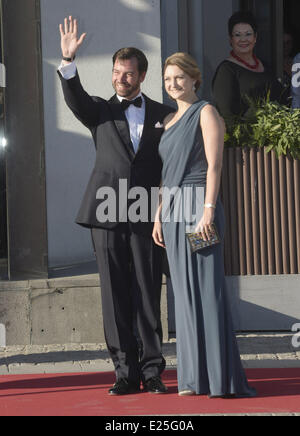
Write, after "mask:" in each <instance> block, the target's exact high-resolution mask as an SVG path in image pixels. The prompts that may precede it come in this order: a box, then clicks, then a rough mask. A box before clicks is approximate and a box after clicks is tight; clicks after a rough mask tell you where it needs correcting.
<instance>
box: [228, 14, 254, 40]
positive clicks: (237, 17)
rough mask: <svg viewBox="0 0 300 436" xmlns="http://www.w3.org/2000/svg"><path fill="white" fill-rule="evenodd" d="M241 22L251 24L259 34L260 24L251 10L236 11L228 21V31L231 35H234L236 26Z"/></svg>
mask: <svg viewBox="0 0 300 436" xmlns="http://www.w3.org/2000/svg"><path fill="white" fill-rule="evenodd" d="M241 23H244V24H249V25H250V26H251V27H252V29H253V31H254V33H255V34H257V30H258V26H257V23H256V20H255V18H254V16H253V14H252V13H251V12H236V13H235V14H233V15H232V16H231V17H230V18H229V21H228V33H229V36H230V37H231V36H232V33H233V29H234V26H236V25H237V24H241Z"/></svg>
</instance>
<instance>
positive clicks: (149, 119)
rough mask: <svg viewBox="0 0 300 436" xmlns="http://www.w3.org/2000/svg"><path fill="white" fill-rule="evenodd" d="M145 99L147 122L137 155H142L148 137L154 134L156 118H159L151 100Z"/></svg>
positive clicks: (145, 97)
mask: <svg viewBox="0 0 300 436" xmlns="http://www.w3.org/2000/svg"><path fill="white" fill-rule="evenodd" d="M143 96H144V99H145V105H146V110H145V122H144V128H143V134H142V137H141V140H140V144H139V148H138V151H137V154H138V153H140V152H141V151H142V149H143V146H144V145H145V142H146V141H145V139H146V138H147V136H148V135H150V137H151V134H152V133H153V132H152V130H151V129H152V127H154V123H155V120H154V117H155V116H157V114H155V111H154V110H153V108H152V103H151V100H150V99H149V98H148V97H147V96H146V95H144V94H143Z"/></svg>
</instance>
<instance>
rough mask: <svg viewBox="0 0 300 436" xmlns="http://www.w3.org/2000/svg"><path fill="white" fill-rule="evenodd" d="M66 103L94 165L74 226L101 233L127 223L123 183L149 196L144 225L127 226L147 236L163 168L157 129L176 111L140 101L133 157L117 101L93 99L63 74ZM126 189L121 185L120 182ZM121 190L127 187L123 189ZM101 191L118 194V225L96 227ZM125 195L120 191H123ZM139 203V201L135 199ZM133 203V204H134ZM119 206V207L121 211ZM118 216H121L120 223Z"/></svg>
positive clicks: (76, 78)
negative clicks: (91, 149)
mask: <svg viewBox="0 0 300 436" xmlns="http://www.w3.org/2000/svg"><path fill="white" fill-rule="evenodd" d="M59 76H60V78H61V81H62V88H63V93H64V97H65V101H66V103H67V105H68V106H69V108H70V109H71V110H72V112H73V113H74V115H75V116H76V117H77V118H78V119H79V120H80V121H81V122H82V123H83V124H84V125H85V126H86V127H87V128H89V129H90V131H91V133H92V136H93V139H94V143H95V147H96V161H95V166H94V169H93V171H92V174H91V176H90V180H89V182H88V185H87V188H86V191H85V194H84V197H83V200H82V203H81V207H80V209H79V212H78V215H77V218H76V222H77V223H78V224H80V225H82V226H85V227H90V228H92V227H100V228H106V229H113V228H114V227H116V226H117V225H118V223H119V222H120V221H121V222H122V221H123V220H124V219H126V217H125V215H126V212H127V210H128V207H127V210H125V215H124V209H123V207H124V204H126V203H127V204H128V206H130V204H131V203H130V201H128V202H127V201H126V202H125V203H124V201H125V200H126V199H125V198H124V195H123V194H122V195H121V196H120V197H122V198H119V194H120V193H119V180H120V179H123V180H126V183H127V187H128V190H129V189H130V188H133V187H137V186H140V187H143V188H145V190H146V191H147V194H148V200H149V201H148V217H147V222H141V221H139V222H137V223H131V224H130V225H131V226H132V230H133V231H134V232H135V233H141V234H144V235H151V233H152V230H153V223H152V222H151V187H158V186H159V185H160V180H161V169H162V162H161V159H160V157H159V154H158V145H159V142H160V138H161V135H162V133H163V128H158V127H155V126H157V123H160V124H162V123H163V120H164V118H165V117H166V116H167V115H168V114H169V113H170V112H172V111H174V109H172V108H171V107H168V106H165V105H163V104H160V103H158V102H155V101H153V100H151V99H150V98H148V97H147V96H145V95H144V98H145V102H146V113H145V123H144V130H143V135H142V138H141V141H140V145H139V149H138V151H137V153H136V154H135V153H134V151H133V148H132V143H131V140H130V133H129V127H128V123H127V120H126V116H125V113H124V111H123V110H122V108H121V105H120V102H119V100H118V98H117V96H116V95H114V96H113V97H112V98H111V99H110V100H109V101H107V100H104V99H102V98H100V97H91V96H89V95H88V94H87V93H86V92H85V90H84V89H83V87H82V85H81V82H80V79H79V75H78V73H77V75H76V77H74V78H73V79H70V80H65V79H64V78H63V77H62V76H61V74H60V73H59ZM123 183H124V182H123ZM123 186H125V185H123ZM101 187H109V188H113V190H114V192H115V193H116V220H115V221H113V222H111V221H106V222H99V221H98V219H97V215H96V211H97V208H98V206H99V204H100V203H101V201H105V200H106V198H107V197H106V198H104V199H102V200H100V199H97V191H98V190H99V188H101ZM122 192H123V191H122ZM137 199H139V197H137ZM134 201H135V200H134ZM119 204H122V206H121V209H122V210H119ZM120 216H122V218H121V220H120Z"/></svg>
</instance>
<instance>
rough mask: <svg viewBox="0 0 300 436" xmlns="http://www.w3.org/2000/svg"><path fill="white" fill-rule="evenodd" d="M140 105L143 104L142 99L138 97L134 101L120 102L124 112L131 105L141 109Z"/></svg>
mask: <svg viewBox="0 0 300 436" xmlns="http://www.w3.org/2000/svg"><path fill="white" fill-rule="evenodd" d="M142 103H143V100H142V97H138V98H136V99H135V100H125V99H124V100H122V101H121V106H122V109H123V110H124V111H126V109H128V108H129V106H130V105H131V104H133V105H134V106H136V107H142Z"/></svg>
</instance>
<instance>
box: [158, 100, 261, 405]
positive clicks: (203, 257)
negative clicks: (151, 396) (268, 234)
mask: <svg viewBox="0 0 300 436" xmlns="http://www.w3.org/2000/svg"><path fill="white" fill-rule="evenodd" d="M207 104H209V103H208V102H205V101H200V102H196V103H194V104H193V105H192V106H191V107H189V109H188V110H187V111H186V112H185V113H184V115H183V116H182V117H181V118H180V119H179V120H178V121H177V122H176V123H175V124H174V125H173V126H172V127H170V128H169V129H168V130H166V131H165V133H164V134H163V136H162V140H161V143H160V155H161V157H162V160H163V173H162V187H163V192H164V191H165V190H167V191H170V190H172V189H173V188H175V190H174V192H175V191H176V190H177V191H178V189H179V190H180V192H181V194H182V192H188V194H183V195H181V200H182V201H181V206H182V212H183V214H182V215H183V216H182V215H181V216H180V214H179V215H178V210H177V215H178V216H179V218H180V217H181V218H183V219H176V217H175V215H176V214H175V209H178V207H177V206H178V205H177V206H176V201H175V198H176V196H174V198H173V199H172V197H171V200H170V202H169V205H168V207H163V212H162V228H163V235H164V240H165V245H166V250H167V256H168V261H169V266H170V274H171V281H172V287H173V291H174V295H175V316H176V338H177V363H178V389H179V391H183V390H186V389H188V390H192V391H194V392H195V393H196V394H199V395H201V394H209V395H212V396H222V395H236V396H238V397H244V396H246V397H247V396H254V395H255V394H256V393H255V390H254V389H253V388H251V387H250V386H249V385H248V382H247V379H246V375H245V372H244V369H243V367H242V363H241V359H240V354H239V350H238V345H237V341H236V336H235V333H234V330H233V324H232V318H231V313H230V306H229V302H228V298H227V290H226V283H225V274H224V257H223V240H224V226H225V220H224V212H223V206H222V204H221V201H220V199H219V198H218V201H217V207H216V212H215V224H216V227H217V229H218V232H219V234H220V237H221V240H222V242H221V243H220V244H217V245H214V246H211V247H207V248H204V249H202V250H201V251H198V252H197V253H193V254H192V252H191V249H190V246H189V242H188V240H187V238H186V232H187V225H190V224H191V215H193V214H191V213H190V212H191V210H187V208H188V209H192V212H195V210H196V206H197V203H199V202H200V203H202V204H201V205H202V210H203V201H204V196H205V187H206V176H207V168H208V165H207V160H206V156H205V150H204V143H203V137H202V131H201V127H200V115H201V110H202V109H203V108H204V107H205V106H206V105H207ZM168 199H170V196H168ZM166 201H167V200H166V197H165V194H164V193H163V205H164V202H166ZM179 203H180V202H179ZM181 206H180V207H181ZM180 207H179V208H180ZM187 212H188V213H187ZM186 215H187V216H188V220H187V219H186ZM195 215H197V214H195ZM178 216H177V218H178ZM201 216H202V215H201ZM201 216H200V218H201ZM166 217H168V219H166ZM198 218H199V216H198V217H197V220H198V222H199V219H198ZM195 224H197V222H194V225H195Z"/></svg>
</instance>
